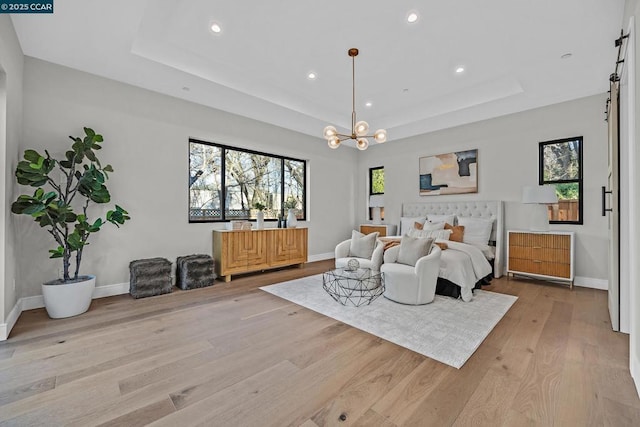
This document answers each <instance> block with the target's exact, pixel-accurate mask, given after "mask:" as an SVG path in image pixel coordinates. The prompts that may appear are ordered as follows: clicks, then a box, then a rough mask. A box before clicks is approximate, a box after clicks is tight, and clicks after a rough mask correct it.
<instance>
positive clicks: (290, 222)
mask: <svg viewBox="0 0 640 427" xmlns="http://www.w3.org/2000/svg"><path fill="white" fill-rule="evenodd" d="M297 226H298V218H296V210H295V209H289V212H288V214H287V228H296V227H297Z"/></svg>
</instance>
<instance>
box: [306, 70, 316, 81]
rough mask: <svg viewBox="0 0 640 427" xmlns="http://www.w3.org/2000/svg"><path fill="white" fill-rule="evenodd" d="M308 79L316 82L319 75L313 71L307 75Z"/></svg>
mask: <svg viewBox="0 0 640 427" xmlns="http://www.w3.org/2000/svg"><path fill="white" fill-rule="evenodd" d="M307 78H308V79H309V80H315V79H317V78H318V75H317V74H316V73H314V72H313V71H311V72H310V73H309V74H307Z"/></svg>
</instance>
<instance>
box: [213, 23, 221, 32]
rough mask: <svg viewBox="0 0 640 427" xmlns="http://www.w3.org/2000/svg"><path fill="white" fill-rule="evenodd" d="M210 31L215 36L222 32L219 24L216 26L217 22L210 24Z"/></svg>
mask: <svg viewBox="0 0 640 427" xmlns="http://www.w3.org/2000/svg"><path fill="white" fill-rule="evenodd" d="M211 31H213V32H214V33H216V34H217V33H219V32H220V31H222V28H220V24H218V23H217V22H214V23H212V24H211Z"/></svg>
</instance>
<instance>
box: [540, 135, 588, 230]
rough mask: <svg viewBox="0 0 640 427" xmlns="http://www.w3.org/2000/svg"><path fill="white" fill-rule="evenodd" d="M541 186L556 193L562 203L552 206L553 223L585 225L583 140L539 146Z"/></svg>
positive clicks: (579, 138) (548, 143) (575, 139)
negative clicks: (583, 208)
mask: <svg viewBox="0 0 640 427" xmlns="http://www.w3.org/2000/svg"><path fill="white" fill-rule="evenodd" d="M538 170H539V172H538V177H539V184H540V185H551V186H553V187H554V188H555V190H556V195H557V196H558V203H557V204H556V205H551V206H549V222H550V223H551V224H582V223H583V218H582V205H583V183H582V176H583V171H582V137H581V136H577V137H574V138H565V139H557V140H554V141H545V142H541V143H540V144H539V169H538Z"/></svg>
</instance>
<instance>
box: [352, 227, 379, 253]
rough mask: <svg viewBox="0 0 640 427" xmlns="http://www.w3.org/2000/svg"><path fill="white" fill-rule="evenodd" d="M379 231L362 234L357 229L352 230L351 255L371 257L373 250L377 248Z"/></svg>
mask: <svg viewBox="0 0 640 427" xmlns="http://www.w3.org/2000/svg"><path fill="white" fill-rule="evenodd" d="M378 234H380V233H378V232H377V231H376V232H374V233H370V234H362V233H360V232H359V231H357V230H353V231H352V232H351V243H350V244H349V256H350V257H356V258H365V259H371V255H373V250H374V249H375V248H376V239H377V238H378Z"/></svg>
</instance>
